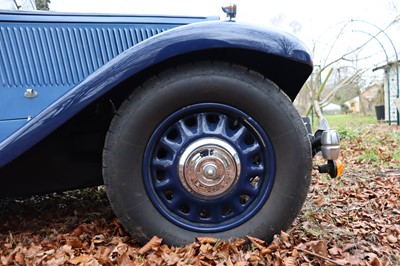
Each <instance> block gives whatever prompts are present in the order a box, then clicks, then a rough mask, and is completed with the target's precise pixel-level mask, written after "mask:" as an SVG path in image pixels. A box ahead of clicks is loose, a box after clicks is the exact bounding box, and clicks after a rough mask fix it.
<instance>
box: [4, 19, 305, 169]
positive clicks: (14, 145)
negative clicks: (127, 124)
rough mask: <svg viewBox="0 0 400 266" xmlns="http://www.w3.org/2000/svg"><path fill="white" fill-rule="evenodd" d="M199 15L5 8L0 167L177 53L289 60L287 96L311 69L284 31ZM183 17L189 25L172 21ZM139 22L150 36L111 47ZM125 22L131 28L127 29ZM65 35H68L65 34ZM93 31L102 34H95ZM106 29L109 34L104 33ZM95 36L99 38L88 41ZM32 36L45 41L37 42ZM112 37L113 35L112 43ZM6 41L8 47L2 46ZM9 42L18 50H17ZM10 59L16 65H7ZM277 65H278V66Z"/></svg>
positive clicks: (297, 43)
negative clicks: (29, 94) (32, 93)
mask: <svg viewBox="0 0 400 266" xmlns="http://www.w3.org/2000/svg"><path fill="white" fill-rule="evenodd" d="M45 14H47V13H45ZM129 19H133V22H132V23H133V24H132V25H133V26H132V25H131V24H130V25H129V26H126V24H129V23H128V22H127V20H129ZM213 19H214V18H211V20H213ZM59 20H60V21H59ZM204 20H208V18H194V19H193V20H191V19H189V18H168V17H145V16H136V17H133V18H130V17H129V16H127V17H114V16H103V17H98V16H95V15H88V16H84V15H79V16H78V15H48V14H47V15H38V14H36V13H26V14H22V15H18V16H16V17H15V18H13V14H12V13H7V14H4V13H1V14H0V28H1V30H2V32H3V33H4V32H8V33H9V35H10V36H11V35H12V34H11V33H10V32H13V33H14V37H12V36H11V37H9V40H5V37H4V36H3V37H2V38H3V39H0V43H2V45H1V47H2V48H0V49H1V54H0V56H2V57H3V59H4V58H8V62H10V65H8V66H7V65H3V66H2V68H1V71H0V73H1V75H2V76H1V77H2V80H1V82H2V83H1V84H0V85H1V87H0V93H1V94H0V101H1V102H0V106H1V107H0V109H1V110H0V115H1V116H0V120H1V122H0V132H1V133H0V151H1V152H0V167H2V166H4V165H6V164H7V163H9V162H11V161H12V160H14V159H15V158H17V157H18V156H19V155H21V154H23V153H24V152H25V151H27V150H29V149H30V148H31V147H32V146H34V145H35V144H37V143H38V142H40V141H41V140H43V139H44V138H45V137H46V136H48V135H49V134H50V133H51V132H53V131H54V130H55V129H57V128H58V127H60V126H61V125H62V124H64V123H65V122H66V121H68V120H69V119H71V118H72V117H73V116H74V115H76V114H78V113H79V112H80V111H81V110H82V109H83V108H85V107H86V106H88V105H89V104H90V103H92V102H93V101H95V100H96V99H99V98H100V97H101V96H102V95H104V94H105V93H107V92H109V91H110V90H113V88H115V87H116V86H117V85H118V84H120V83H121V82H123V81H124V80H126V79H128V78H130V77H132V76H134V75H136V74H137V73H140V72H141V71H143V70H145V69H147V68H150V67H151V66H153V65H156V64H159V63H160V62H163V61H166V60H169V59H171V58H174V57H177V56H182V55H185V54H190V53H192V52H196V51H203V50H212V49H236V50H237V51H240V50H243V51H244V50H250V51H254V52H257V53H260V54H268V55H273V56H276V57H280V58H284V59H285V60H288V62H289V61H290V62H294V64H296V65H295V66H294V68H293V70H296V68H299V69H300V68H301V70H302V71H299V72H300V74H299V75H298V77H296V78H292V79H291V80H290V77H287V78H286V77H285V76H284V75H289V74H286V73H283V74H282V77H281V79H282V80H284V82H285V84H287V87H288V88H286V89H287V90H288V91H289V92H290V91H292V92H291V95H289V96H290V97H291V98H292V99H293V98H294V96H295V95H296V94H297V92H298V91H299V90H300V88H301V86H302V84H303V83H304V82H305V80H306V79H307V77H308V75H309V74H310V73H311V71H312V60H311V58H310V54H309V52H308V50H307V48H306V47H305V46H304V45H303V44H302V43H301V42H300V41H298V40H297V39H296V38H295V37H293V36H292V35H290V34H286V33H282V32H281V31H278V30H276V29H274V28H265V27H258V26H254V25H248V24H242V23H236V22H227V21H207V22H198V21H204ZM39 21H41V22H39ZM57 21H59V22H57ZM99 21H102V22H101V23H100V22H99ZM139 21H142V22H143V23H139ZM160 21H161V22H160ZM167 22H169V24H168V23H167ZM192 22H196V23H192ZM96 23H97V24H96ZM135 23H136V24H135ZM188 23H192V24H189V25H186V26H179V27H176V26H178V25H183V24H188ZM71 24H73V25H71ZM138 25H139V27H140V30H142V29H144V31H145V32H154V34H153V36H149V35H151V34H148V36H146V37H147V38H143V40H140V41H138V42H137V43H129V42H126V44H125V46H124V45H120V46H118V44H117V43H118V42H119V40H120V37H121V36H122V35H126V32H127V31H128V32H130V31H133V32H136V31H137V30H138V29H137V28H135V27H138ZM130 26H132V27H134V29H132V30H131V29H127V28H129V27H130ZM37 27H41V28H42V29H41V30H38V29H37ZM125 27H127V28H125ZM170 28H174V29H170ZM140 30H139V31H140ZM99 33H100V34H99ZM116 33H119V34H120V33H122V35H121V34H120V35H118V34H116ZM30 34H31V35H32V36H33V35H35V34H36V37H34V36H33V38H31V37H32V36H31V35H30ZM67 35H68V36H70V37H71V36H75V37H73V38H72V39H71V38H66V37H65V36H67ZM83 35H86V36H89V35H91V36H92V39H91V40H89V39H90V38H88V39H85V40H83V39H79V38H82V36H83ZM100 35H102V36H103V39H101V40H100V39H99V38H100V37H98V36H100ZM107 35H108V36H112V37H104V36H107ZM18 36H19V37H18ZM79 36H81V37H79ZM96 36H97V37H96ZM116 36H120V37H116ZM74 38H75V39H74ZM96 38H97V40H99V41H98V44H94V42H93V39H96ZM107 38H108V39H107ZM78 39H79V41H78ZM128 39H129V38H128ZM39 40H40V41H42V43H46V45H47V46H46V45H44V47H41V45H42V43H39ZM60 40H62V41H60ZM71 40H72V41H71ZM111 40H114V41H115V40H118V41H117V42H116V43H112V42H111ZM7 42H8V46H7V47H8V48H3V47H5V46H3V44H4V43H7ZM91 42H93V43H91ZM13 43H15V44H16V45H19V48H20V49H22V50H24V51H25V52H24V53H18V52H16V51H17V50H15V48H13V45H12V44H13ZM21 43H22V44H21ZM28 44H29V45H28ZM50 44H51V45H53V47H50V46H51V45H50ZM35 45H36V48H37V49H36V51H37V52H36V54H35V53H33V52H31V53H29V52H27V51H28V50H29V49H28V48H29V47H31V46H35ZM96 45H98V46H101V45H103V46H104V47H96ZM130 45H133V46H132V47H129V46H130ZM40 47H41V48H40ZM92 48H95V49H94V50H93V49H92ZM11 61H12V62H13V63H15V64H17V65H18V67H16V66H13V64H12V63H11ZM263 64H265V65H267V64H268V62H264V63H263ZM284 67H285V65H284V64H283V65H282V66H280V68H282V70H283V69H284ZM46 71H47V72H46ZM27 88H32V89H33V90H37V92H38V96H37V97H34V98H26V97H24V92H25V90H26V89H27ZM288 94H289V93H288ZM5 106H7V108H4V107H5ZM144 115H145V114H144Z"/></svg>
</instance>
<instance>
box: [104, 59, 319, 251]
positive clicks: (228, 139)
mask: <svg viewBox="0 0 400 266" xmlns="http://www.w3.org/2000/svg"><path fill="white" fill-rule="evenodd" d="M311 158H312V154H311V145H310V141H309V139H308V135H307V131H306V129H305V126H304V124H303V121H302V119H301V117H300V116H299V115H298V113H297V112H296V110H295V108H294V107H293V104H292V102H291V101H290V99H289V98H288V97H287V96H286V95H285V93H284V92H283V91H282V90H280V89H279V88H278V87H277V86H276V85H275V84H274V83H272V82H271V81H269V80H268V79H266V78H264V77H263V76H261V75H260V74H258V73H255V72H253V71H249V70H247V69H246V68H243V67H241V66H237V65H231V64H227V63H224V62H196V63H192V64H187V65H182V66H178V67H176V68H172V69H169V70H166V71H164V72H161V73H159V74H157V75H156V76H154V77H153V78H150V79H149V80H148V81H147V82H145V83H144V84H143V85H142V86H140V87H139V88H137V89H135V90H134V91H133V93H132V94H131V95H130V97H129V98H128V99H126V101H125V102H124V103H123V104H122V105H121V106H120V108H119V110H118V114H117V115H116V116H115V117H114V119H113V121H112V123H111V125H110V128H109V131H108V134H107V137H106V141H105V146H104V152H103V176H104V183H105V187H106V191H107V195H108V197H109V200H110V203H111V206H112V208H113V210H114V212H115V213H116V215H117V217H118V218H119V220H120V221H121V223H122V224H123V225H124V227H125V228H126V229H127V230H128V231H129V233H130V234H131V235H132V236H133V237H134V238H135V239H137V240H138V241H140V242H142V243H145V242H146V241H148V240H149V239H151V238H152V237H153V236H154V235H157V236H158V237H161V238H163V240H164V242H165V243H167V244H170V245H176V246H179V245H185V244H188V243H191V242H193V240H194V239H195V238H196V237H198V236H199V235H201V236H210V237H217V238H219V239H224V240H228V239H234V238H237V237H244V236H246V235H251V236H254V237H258V238H261V239H265V240H266V241H269V240H271V239H272V238H273V236H274V235H275V234H277V233H279V232H280V231H281V230H286V229H287V228H288V227H289V226H290V225H291V223H292V221H293V220H294V219H295V217H296V216H297V214H298V213H299V211H300V209H301V206H302V204H303V202H304V200H305V198H306V195H307V192H308V187H309V183H310V177H311V169H312V168H311Z"/></svg>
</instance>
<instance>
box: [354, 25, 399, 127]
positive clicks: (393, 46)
mask: <svg viewBox="0 0 400 266" xmlns="http://www.w3.org/2000/svg"><path fill="white" fill-rule="evenodd" d="M350 22H351V23H353V22H361V23H365V24H367V25H370V26H372V27H375V28H376V29H378V30H379V32H378V33H377V34H375V35H372V34H370V33H366V32H363V33H366V34H368V35H370V36H371V37H372V38H374V39H375V40H377V41H378V42H379V44H380V46H381V47H382V49H383V51H384V53H385V55H386V64H387V66H388V65H389V57H388V55H387V53H386V49H385V48H384V46H383V44H382V43H381V42H380V41H379V40H378V38H377V37H376V36H378V35H379V34H381V33H383V34H384V35H385V37H386V38H387V39H388V40H389V42H390V44H391V46H392V48H393V51H394V55H395V57H396V83H397V84H396V85H397V98H399V97H400V88H399V56H398V53H397V50H396V46H395V45H394V43H393V41H392V39H391V38H390V37H389V35H388V34H387V33H386V32H385V30H384V29H382V28H380V27H378V26H377V25H375V24H373V23H371V22H367V21H364V20H358V19H352V20H350ZM389 26H390V25H389ZM389 26H388V27H389ZM360 32H361V31H360ZM385 73H386V75H387V81H388V116H389V117H388V122H389V125H391V117H390V84H389V76H388V73H387V68H386V67H385ZM399 124H400V117H399V110H397V125H399Z"/></svg>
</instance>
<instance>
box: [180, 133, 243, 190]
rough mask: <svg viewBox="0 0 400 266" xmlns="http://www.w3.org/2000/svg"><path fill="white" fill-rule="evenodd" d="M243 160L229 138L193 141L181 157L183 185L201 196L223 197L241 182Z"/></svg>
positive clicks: (181, 179)
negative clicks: (227, 140) (224, 139)
mask: <svg viewBox="0 0 400 266" xmlns="http://www.w3.org/2000/svg"><path fill="white" fill-rule="evenodd" d="M239 174H240V160H239V155H238V153H237V152H236V150H235V149H234V148H233V147H232V146H231V145H230V144H229V143H227V142H226V141H223V140H220V139H217V138H203V139H200V140H197V141H195V142H193V143H192V144H190V145H189V146H188V147H187V148H186V149H185V151H184V152H183V153H182V155H181V157H180V159H179V178H180V181H181V183H182V185H183V187H184V188H185V189H186V191H188V192H189V193H191V194H193V195H195V196H197V197H215V196H222V195H224V194H225V193H226V192H227V191H229V190H230V189H231V188H232V187H234V185H235V184H236V183H237V181H238V179H239Z"/></svg>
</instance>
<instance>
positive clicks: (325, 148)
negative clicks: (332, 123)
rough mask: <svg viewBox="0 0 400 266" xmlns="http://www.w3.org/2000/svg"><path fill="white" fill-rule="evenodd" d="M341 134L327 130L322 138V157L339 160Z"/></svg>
mask: <svg viewBox="0 0 400 266" xmlns="http://www.w3.org/2000/svg"><path fill="white" fill-rule="evenodd" d="M339 143H340V140H339V134H338V133H337V131H336V130H332V129H329V130H325V131H324V132H322V136H321V152H322V156H323V157H324V158H325V159H327V160H337V159H338V158H339V153H340V145H339Z"/></svg>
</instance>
